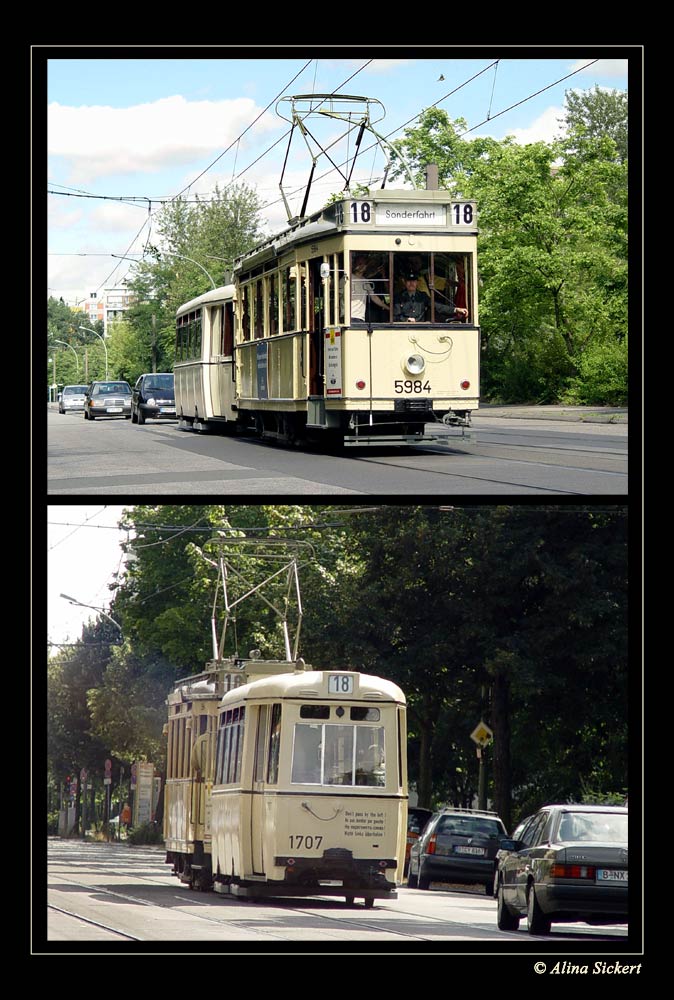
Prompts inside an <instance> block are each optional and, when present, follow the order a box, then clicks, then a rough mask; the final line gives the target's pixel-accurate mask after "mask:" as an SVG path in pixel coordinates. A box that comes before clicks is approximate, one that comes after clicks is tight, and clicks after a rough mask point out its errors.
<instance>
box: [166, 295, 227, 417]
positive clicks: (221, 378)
mask: <svg viewBox="0 0 674 1000" xmlns="http://www.w3.org/2000/svg"><path fill="white" fill-rule="evenodd" d="M233 297H234V287H233V286H232V285H225V286H223V287H221V288H216V289H214V290H212V291H210V292H206V293H205V294H204V295H200V296H198V297H197V298H195V299H191V300H190V301H189V302H186V303H185V304H184V305H183V306H181V307H180V309H179V310H178V312H177V314H176V330H177V336H176V361H175V365H174V376H175V393H176V414H177V416H178V418H179V420H180V422H181V424H182V425H183V426H184V425H192V426H197V427H202V426H207V425H208V423H209V422H218V423H223V422H226V421H230V422H231V423H232V424H233V423H234V422H235V421H236V416H237V414H236V409H235V408H234V407H235V384H234V372H233V364H234V362H233V356H232V355H233V345H232V342H231V331H232V323H233ZM226 328H228V330H229V338H228V337H227V335H226ZM181 334H184V336H182V337H181Z"/></svg>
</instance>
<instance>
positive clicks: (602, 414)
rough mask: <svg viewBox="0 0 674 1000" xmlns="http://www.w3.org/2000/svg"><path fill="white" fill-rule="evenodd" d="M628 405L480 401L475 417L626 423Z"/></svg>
mask: <svg viewBox="0 0 674 1000" xmlns="http://www.w3.org/2000/svg"><path fill="white" fill-rule="evenodd" d="M627 414H628V409H627V407H626V406H534V405H532V406H519V405H517V404H514V405H512V406H498V405H497V404H494V403H480V407H479V409H478V410H477V411H475V412H474V413H473V418H474V419H479V417H480V416H485V417H510V418H511V419H515V420H518V419H519V420H575V421H579V422H581V423H587V424H626V423H627Z"/></svg>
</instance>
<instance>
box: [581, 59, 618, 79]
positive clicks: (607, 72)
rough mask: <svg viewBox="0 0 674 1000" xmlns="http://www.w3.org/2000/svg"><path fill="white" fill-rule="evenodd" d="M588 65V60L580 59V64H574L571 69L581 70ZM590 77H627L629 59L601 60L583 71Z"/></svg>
mask: <svg viewBox="0 0 674 1000" xmlns="http://www.w3.org/2000/svg"><path fill="white" fill-rule="evenodd" d="M586 63H587V60H586V59H579V60H578V62H576V63H574V64H573V66H572V67H571V69H572V70H573V71H574V72H575V70H578V69H580V68H581V67H582V66H585V64H586ZM583 72H584V73H585V74H586V75H589V76H595V77H596V76H615V77H620V76H627V59H599V60H598V61H597V62H595V63H592V64H591V65H590V66H588V67H587V69H585V70H584V71H583Z"/></svg>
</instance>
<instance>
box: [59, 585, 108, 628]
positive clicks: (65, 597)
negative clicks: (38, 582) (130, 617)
mask: <svg viewBox="0 0 674 1000" xmlns="http://www.w3.org/2000/svg"><path fill="white" fill-rule="evenodd" d="M59 597H62V598H63V599H64V600H66V601H70V603H71V604H78V605H79V606H80V607H81V608H91V610H92V611H98V613H99V614H101V615H103V617H104V618H107V619H108V621H109V622H112V624H113V625H116V626H117V628H118V629H119V631H120V632H122V626H121V625H120V624H119V622H116V621H115V619H114V618H111V617H110V615H109V614H108V613H107V612H106V611H104V610H103V608H96V607H94V605H93V604H84V603H83V602H82V601H78V600H76V599H75V598H74V597H68V595H67V594H59Z"/></svg>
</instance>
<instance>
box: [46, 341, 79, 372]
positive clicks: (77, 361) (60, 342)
mask: <svg viewBox="0 0 674 1000" xmlns="http://www.w3.org/2000/svg"><path fill="white" fill-rule="evenodd" d="M52 343H54V344H63V346H64V347H67V348H68V349H69V350H71V351H72V352H73V354H74V355H75V364H76V365H77V377H78V378H79V377H80V361H79V358H78V357H77V351H76V350H75V348H74V347H71V345H70V344H66V342H65V340H54V341H52Z"/></svg>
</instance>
